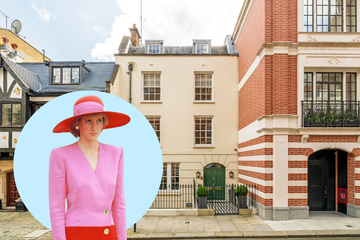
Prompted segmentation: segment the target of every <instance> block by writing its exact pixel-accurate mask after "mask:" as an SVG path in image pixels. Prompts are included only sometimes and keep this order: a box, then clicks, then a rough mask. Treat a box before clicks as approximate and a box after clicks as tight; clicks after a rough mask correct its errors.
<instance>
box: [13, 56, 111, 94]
mask: <svg viewBox="0 0 360 240" xmlns="http://www.w3.org/2000/svg"><path fill="white" fill-rule="evenodd" d="M52 63H55V64H56V66H60V65H61V66H71V65H74V64H78V65H81V64H82V62H52ZM19 65H20V66H21V67H23V68H25V69H27V70H28V71H30V72H32V73H34V74H36V75H37V76H38V78H39V82H40V84H41V89H40V90H39V91H37V93H64V92H74V91H105V90H106V81H109V80H110V76H111V74H112V72H113V69H114V66H115V62H88V63H85V66H84V67H85V68H86V69H88V70H89V71H87V70H86V69H85V70H84V71H86V72H87V74H84V75H85V79H84V80H83V82H82V83H81V84H80V85H77V84H76V85H71V84H69V85H62V84H57V85H52V84H50V79H49V77H50V74H49V66H47V65H45V64H44V63H19Z"/></svg>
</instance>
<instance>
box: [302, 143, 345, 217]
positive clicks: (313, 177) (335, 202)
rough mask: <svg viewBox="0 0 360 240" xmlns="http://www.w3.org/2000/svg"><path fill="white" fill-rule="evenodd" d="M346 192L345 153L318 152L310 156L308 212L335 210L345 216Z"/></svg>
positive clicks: (340, 151) (336, 151) (335, 151)
mask: <svg viewBox="0 0 360 240" xmlns="http://www.w3.org/2000/svg"><path fill="white" fill-rule="evenodd" d="M346 191H347V153H346V152H345V151H342V150H320V151H318V152H315V153H313V154H311V155H310V156H309V159H308V205H309V208H310V211H336V210H337V211H339V212H342V213H345V214H346V195H347V193H346ZM338 195H339V198H338ZM341 197H342V198H341ZM342 201H343V202H342Z"/></svg>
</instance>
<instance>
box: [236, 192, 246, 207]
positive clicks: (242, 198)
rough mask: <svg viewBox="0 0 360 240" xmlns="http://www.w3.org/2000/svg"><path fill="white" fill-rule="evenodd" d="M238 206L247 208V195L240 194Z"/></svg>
mask: <svg viewBox="0 0 360 240" xmlns="http://www.w3.org/2000/svg"><path fill="white" fill-rule="evenodd" d="M237 198H238V199H237V200H238V208H239V209H243V208H247V195H238V196H237Z"/></svg>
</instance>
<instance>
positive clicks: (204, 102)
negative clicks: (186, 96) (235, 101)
mask: <svg viewBox="0 0 360 240" xmlns="http://www.w3.org/2000/svg"><path fill="white" fill-rule="evenodd" d="M193 103H194V104H215V102H214V101H194V102H193Z"/></svg>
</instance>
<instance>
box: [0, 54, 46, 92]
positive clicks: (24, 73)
mask: <svg viewBox="0 0 360 240" xmlns="http://www.w3.org/2000/svg"><path fill="white" fill-rule="evenodd" d="M2 57H3V59H4V61H5V62H6V63H7V64H8V65H9V66H10V67H11V68H12V70H13V71H14V72H15V73H16V74H17V75H18V76H19V78H20V79H21V80H22V82H23V83H25V85H26V86H27V87H28V88H30V89H31V90H33V91H35V92H37V91H39V90H40V89H41V84H40V81H39V77H38V75H36V74H35V73H33V72H31V71H29V70H27V69H26V68H23V67H22V66H20V65H19V64H16V63H14V62H13V61H11V60H9V59H8V58H7V57H5V56H2Z"/></svg>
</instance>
